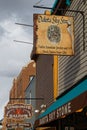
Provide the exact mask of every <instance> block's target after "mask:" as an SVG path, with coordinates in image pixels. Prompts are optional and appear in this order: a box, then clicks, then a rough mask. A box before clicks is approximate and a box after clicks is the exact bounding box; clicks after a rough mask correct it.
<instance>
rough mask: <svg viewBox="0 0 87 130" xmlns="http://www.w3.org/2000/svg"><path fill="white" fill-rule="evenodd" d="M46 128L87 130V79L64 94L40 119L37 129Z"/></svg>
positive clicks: (37, 121) (36, 124) (37, 122)
mask: <svg viewBox="0 0 87 130" xmlns="http://www.w3.org/2000/svg"><path fill="white" fill-rule="evenodd" d="M45 127H51V128H54V129H56V130H63V129H64V130H87V77H85V78H83V79H82V80H81V81H80V82H78V83H77V84H76V85H74V86H73V87H72V88H71V89H70V90H68V91H67V92H66V93H64V94H62V95H61V96H60V97H59V98H58V99H57V100H56V101H55V102H54V103H53V104H52V105H51V106H50V107H49V108H47V109H46V111H45V112H44V113H42V114H41V115H40V116H39V117H38V119H37V120H36V122H35V128H36V129H37V128H38V129H40V128H45ZM38 129H37V130H38ZM50 130H51V129H50Z"/></svg>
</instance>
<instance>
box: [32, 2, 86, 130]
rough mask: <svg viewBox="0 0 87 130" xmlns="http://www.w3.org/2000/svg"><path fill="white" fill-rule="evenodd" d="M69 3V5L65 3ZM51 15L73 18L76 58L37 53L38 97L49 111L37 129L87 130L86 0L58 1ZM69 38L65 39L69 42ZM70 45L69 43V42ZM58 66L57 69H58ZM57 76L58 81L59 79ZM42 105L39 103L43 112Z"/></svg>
mask: <svg viewBox="0 0 87 130" xmlns="http://www.w3.org/2000/svg"><path fill="white" fill-rule="evenodd" d="M66 2H67V4H68V5H67V4H66ZM51 12H52V15H59V16H60V15H61V16H72V17H73V18H74V52H75V54H74V55H73V56H54V55H43V54H39V55H37V54H35V44H34V50H33V53H32V56H31V58H33V59H35V61H36V64H37V67H36V74H37V75H36V87H37V90H36V95H37V96H41V97H43V98H44V104H46V107H47V109H46V110H45V112H43V113H41V114H40V115H39V116H38V119H37V120H36V122H35V129H37V130H41V129H46V130H47V129H50V130H52V129H56V130H62V129H65V130H86V129H87V124H86V122H87V101H86V97H87V60H86V57H87V45H86V44H87V42H86V41H87V32H86V28H87V1H85V0H58V1H57V0H56V1H55V3H54V6H53V9H52V10H51ZM66 41H67V39H65V43H66ZM66 44H67V43H66ZM56 66H57V67H56ZM56 76H57V79H56ZM41 104H42V102H38V103H36V107H37V108H38V109H40V105H41Z"/></svg>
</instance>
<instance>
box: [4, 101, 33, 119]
mask: <svg viewBox="0 0 87 130" xmlns="http://www.w3.org/2000/svg"><path fill="white" fill-rule="evenodd" d="M32 111H33V110H32V106H31V105H30V104H29V105H28V104H21V103H19V104H8V105H7V106H6V107H5V115H6V117H7V118H15V119H24V118H31V117H32V115H33V113H32Z"/></svg>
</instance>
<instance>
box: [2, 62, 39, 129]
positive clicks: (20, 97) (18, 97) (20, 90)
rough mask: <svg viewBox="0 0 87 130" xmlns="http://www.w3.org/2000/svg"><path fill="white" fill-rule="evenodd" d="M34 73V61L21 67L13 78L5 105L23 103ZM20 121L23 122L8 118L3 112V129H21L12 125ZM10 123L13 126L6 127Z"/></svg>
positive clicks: (22, 120)
mask: <svg viewBox="0 0 87 130" xmlns="http://www.w3.org/2000/svg"><path fill="white" fill-rule="evenodd" d="M35 75H36V64H35V62H34V61H31V62H30V63H29V64H28V65H27V66H26V67H23V69H22V70H21V72H20V74H19V75H18V77H17V78H15V79H14V80H13V86H12V88H11V90H10V93H9V102H8V103H7V106H8V105H14V104H25V101H26V100H25V90H26V88H27V86H28V84H29V83H30V82H31V78H32V77H33V76H35ZM7 106H5V107H7ZM20 123H21V124H23V123H24V119H17V118H9V117H7V116H6V113H4V120H3V130H6V129H8V130H9V129H12V130H23V129H24V128H23V127H20V126H14V124H20ZM12 124H13V126H11V127H8V125H12Z"/></svg>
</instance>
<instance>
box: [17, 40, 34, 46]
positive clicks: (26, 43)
mask: <svg viewBox="0 0 87 130" xmlns="http://www.w3.org/2000/svg"><path fill="white" fill-rule="evenodd" d="M14 42H19V43H25V44H31V45H33V43H31V42H25V41H18V40H14Z"/></svg>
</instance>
